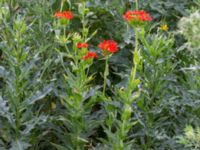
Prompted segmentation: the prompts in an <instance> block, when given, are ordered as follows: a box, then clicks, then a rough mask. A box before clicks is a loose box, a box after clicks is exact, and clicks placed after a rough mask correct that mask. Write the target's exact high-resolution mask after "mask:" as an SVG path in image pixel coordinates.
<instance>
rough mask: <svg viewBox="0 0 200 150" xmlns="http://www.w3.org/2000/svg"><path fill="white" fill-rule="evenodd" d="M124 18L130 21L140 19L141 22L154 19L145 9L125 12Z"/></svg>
mask: <svg viewBox="0 0 200 150" xmlns="http://www.w3.org/2000/svg"><path fill="white" fill-rule="evenodd" d="M123 17H124V19H125V20H126V21H128V22H132V21H136V22H137V21H139V22H146V21H152V18H151V16H150V14H149V13H147V12H145V11H144V10H134V11H131V10H129V11H127V12H126V13H125V14H124V16H123Z"/></svg>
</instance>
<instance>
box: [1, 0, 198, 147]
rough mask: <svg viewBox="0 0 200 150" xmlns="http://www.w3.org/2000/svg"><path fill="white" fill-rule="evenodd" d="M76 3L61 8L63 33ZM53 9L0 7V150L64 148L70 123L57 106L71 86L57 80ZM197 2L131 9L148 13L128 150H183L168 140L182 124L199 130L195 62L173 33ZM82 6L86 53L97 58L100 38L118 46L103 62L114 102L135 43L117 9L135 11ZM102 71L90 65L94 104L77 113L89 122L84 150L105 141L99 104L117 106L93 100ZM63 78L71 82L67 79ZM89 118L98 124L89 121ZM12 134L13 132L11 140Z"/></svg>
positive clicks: (91, 2) (43, 5) (40, 0)
mask: <svg viewBox="0 0 200 150" xmlns="http://www.w3.org/2000/svg"><path fill="white" fill-rule="evenodd" d="M81 2H82V0H66V2H65V5H64V9H66V10H68V9H70V10H72V11H73V13H74V19H73V21H72V22H71V24H70V26H69V27H67V31H66V32H67V33H72V32H80V30H81V26H82V25H81V20H80V17H79V12H78V4H79V3H81ZM60 4H61V1H60V0H29V1H27V0H1V1H0V7H1V8H0V149H1V150H7V149H9V150H25V149H28V150H29V149H30V150H45V149H48V150H51V149H52V150H54V149H55V147H57V148H58V149H60V150H62V148H61V147H59V145H63V146H64V147H67V146H69V145H70V144H71V143H70V142H68V141H67V139H68V138H69V137H68V136H69V135H68V132H70V131H69V128H66V126H68V124H70V123H69V122H67V121H66V122H65V119H66V118H65V117H66V116H67V114H68V113H67V112H66V111H65V110H66V109H65V108H64V106H63V105H62V101H61V100H62V99H64V98H65V97H67V96H68V95H67V93H70V92H69V91H70V87H71V86H74V85H68V82H66V80H65V77H64V76H63V74H64V73H65V71H64V69H63V65H64V66H69V65H70V64H69V62H68V61H67V60H66V58H65V52H64V46H61V45H60V43H58V42H57V41H56V40H55V34H56V33H55V30H56V27H55V24H54V23H55V18H54V13H55V12H56V11H58V10H59V9H60ZM199 4H200V3H199V1H198V0H196V1H195V0H148V1H147V0H139V7H140V8H141V9H144V10H146V11H148V12H149V13H150V14H151V15H152V17H153V22H152V24H151V25H150V26H149V27H148V28H149V29H148V30H149V33H148V34H147V36H146V41H145V39H144V40H141V42H140V48H141V50H142V53H141V55H142V57H143V58H142V59H143V63H142V65H143V66H144V67H143V68H142V69H139V70H138V73H137V76H138V78H139V79H140V80H141V82H142V83H141V85H140V86H141V87H140V90H141V95H140V97H139V98H138V99H137V101H136V102H135V103H134V104H133V106H132V107H133V109H134V115H133V116H132V119H133V120H135V121H138V123H136V125H135V126H134V127H133V128H132V129H131V131H130V132H129V136H128V138H127V139H128V140H129V139H134V143H133V144H132V148H133V149H138V150H151V149H152V150H175V149H176V150H179V149H180V150H183V149H184V146H183V145H181V144H179V143H178V142H176V140H177V136H178V135H180V134H182V133H183V131H184V128H185V126H186V125H188V124H191V125H193V126H198V125H199V124H200V92H199V90H200V77H199V75H200V72H199V70H198V69H195V70H191V69H188V68H190V67H191V66H194V65H199V57H196V56H195V55H194V54H193V53H191V51H189V50H188V49H187V47H186V46H185V43H186V42H187V40H186V39H184V37H183V36H181V35H179V34H177V30H178V27H177V24H178V21H179V20H180V18H181V17H183V16H185V17H187V16H189V14H190V13H192V12H193V11H194V10H198V9H199V8H200V5H199ZM86 6H87V8H88V9H89V12H90V13H88V16H87V18H88V24H89V26H90V34H92V33H93V32H95V31H96V30H97V34H96V35H95V36H94V37H93V38H92V39H91V41H90V45H91V46H90V47H91V49H93V50H95V51H97V52H99V51H98V48H97V45H98V43H99V41H101V40H103V39H114V40H116V41H117V42H118V43H119V47H120V51H119V52H118V53H117V54H116V55H115V56H113V57H112V58H111V60H110V62H109V63H110V66H109V71H110V74H109V76H108V86H109V88H108V89H107V91H106V92H107V94H108V95H109V96H110V97H112V98H113V99H117V95H116V93H115V87H125V86H126V85H127V81H128V77H129V76H128V75H129V74H130V71H131V66H133V64H132V50H133V49H134V44H135V42H134V33H133V31H132V30H131V29H130V27H128V26H127V24H126V23H125V21H124V19H123V17H122V16H123V14H124V12H125V11H127V10H129V9H134V8H135V1H134V0H86ZM164 23H166V24H168V26H169V31H168V33H164V34H168V35H169V36H167V37H165V36H162V35H160V34H159V33H158V32H157V29H158V28H159V26H160V25H162V24H164ZM58 30H59V29H58ZM156 46H158V48H157V49H155V47H156ZM13 49H14V50H16V51H17V52H16V53H15V52H13ZM56 49H59V50H60V52H61V53H59V54H58V52H57V51H56ZM149 49H152V50H154V52H152V53H154V54H155V55H151V56H150V53H149ZM160 49H162V51H161V52H160V53H159V52H158V51H159V50H160ZM60 54H61V55H60ZM22 55H23V56H22ZM61 58H63V59H62V62H61ZM104 67H105V66H104V61H102V60H98V61H95V62H94V64H93V65H92V66H91V69H90V74H93V73H95V78H94V80H93V81H92V83H90V88H89V89H90V90H89V91H88V92H87V93H86V95H85V99H88V98H91V97H92V98H93V99H94V100H93V101H92V102H93V104H91V105H89V104H88V107H87V110H85V111H86V116H87V117H86V120H87V121H88V123H91V124H90V126H89V127H88V130H87V132H85V134H84V135H83V137H86V139H87V140H88V141H89V143H91V145H87V146H88V147H89V146H91V149H92V148H93V149H99V150H102V149H104V148H103V146H102V145H103V144H105V143H104V142H102V140H100V139H106V138H107V136H106V134H105V132H104V130H103V127H102V126H104V125H105V118H106V115H107V114H106V112H107V111H109V110H105V109H106V108H107V107H106V106H105V105H112V107H116V108H120V107H121V103H119V102H117V101H113V103H112V104H106V103H103V102H102V101H101V98H100V96H99V95H98V93H99V89H100V86H101V84H102V83H103V77H102V74H103V71H104ZM70 80H72V81H71V83H75V84H76V81H74V80H73V76H72V77H71V78H70ZM66 85H67V86H66ZM66 91H68V92H66ZM72 92H73V91H72ZM52 105H56V108H52ZM111 111H112V109H111ZM63 116H65V117H63ZM69 117H70V116H69ZM19 118H21V119H20V122H21V126H20V127H17V126H15V125H14V124H16V122H17V121H18V120H17V119H19ZM94 118H98V121H97V122H93V120H94ZM16 125H17V124H16ZM71 128H73V127H71ZM15 129H18V130H19V131H18V134H19V135H18V136H19V138H18V139H17V140H15V137H14V130H15ZM71 136H74V135H73V134H72V135H71ZM52 143H54V144H55V145H56V146H55V145H54V144H52ZM19 145H20V146H19ZM16 147H19V148H18V149H16ZM69 149H70V148H69ZM85 149H87V148H85ZM88 149H89V148H88ZM185 149H187V148H185Z"/></svg>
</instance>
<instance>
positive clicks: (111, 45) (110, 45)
mask: <svg viewBox="0 0 200 150" xmlns="http://www.w3.org/2000/svg"><path fill="white" fill-rule="evenodd" d="M98 47H99V48H100V49H101V50H103V51H108V52H110V53H115V52H117V51H118V45H117V42H115V41H113V40H104V41H103V42H101V43H100V44H99V46H98Z"/></svg>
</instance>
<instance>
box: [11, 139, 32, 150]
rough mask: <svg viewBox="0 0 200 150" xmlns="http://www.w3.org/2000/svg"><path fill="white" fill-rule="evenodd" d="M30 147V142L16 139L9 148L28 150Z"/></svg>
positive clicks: (12, 149)
mask: <svg viewBox="0 0 200 150" xmlns="http://www.w3.org/2000/svg"><path fill="white" fill-rule="evenodd" d="M28 147H30V144H29V143H27V142H24V141H21V140H16V141H14V142H12V143H11V148H10V149H9V150H26V149H27V148H28Z"/></svg>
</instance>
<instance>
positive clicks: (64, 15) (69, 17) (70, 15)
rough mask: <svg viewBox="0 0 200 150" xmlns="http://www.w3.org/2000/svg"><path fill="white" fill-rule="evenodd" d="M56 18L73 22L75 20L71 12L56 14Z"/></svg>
mask: <svg viewBox="0 0 200 150" xmlns="http://www.w3.org/2000/svg"><path fill="white" fill-rule="evenodd" d="M55 17H57V18H64V19H67V20H71V19H72V18H73V13H72V12H71V11H63V12H56V13H55Z"/></svg>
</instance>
